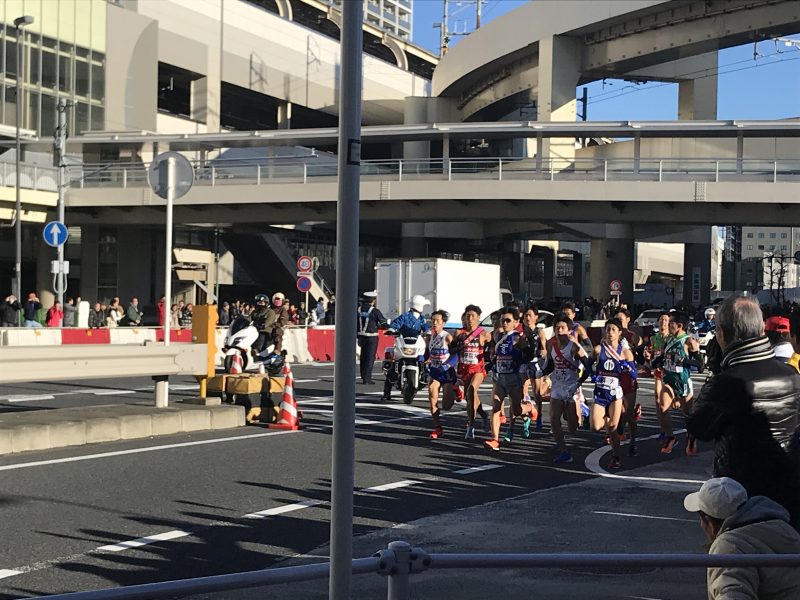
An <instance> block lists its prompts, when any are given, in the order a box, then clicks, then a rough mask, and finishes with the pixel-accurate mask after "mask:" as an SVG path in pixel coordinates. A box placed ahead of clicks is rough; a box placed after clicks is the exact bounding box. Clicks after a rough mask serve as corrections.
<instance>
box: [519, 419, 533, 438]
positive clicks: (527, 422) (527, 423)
mask: <svg viewBox="0 0 800 600" xmlns="http://www.w3.org/2000/svg"><path fill="white" fill-rule="evenodd" d="M532 423H533V421H532V420H531V418H530V417H523V418H522V435H524V436H525V437H526V438H529V437H531V424H532Z"/></svg>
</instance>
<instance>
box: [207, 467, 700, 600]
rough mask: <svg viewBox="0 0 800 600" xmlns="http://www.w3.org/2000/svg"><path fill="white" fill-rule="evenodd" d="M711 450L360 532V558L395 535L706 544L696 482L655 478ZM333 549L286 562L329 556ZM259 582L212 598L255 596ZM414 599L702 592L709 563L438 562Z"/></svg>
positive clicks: (273, 592)
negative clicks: (693, 505) (449, 565)
mask: <svg viewBox="0 0 800 600" xmlns="http://www.w3.org/2000/svg"><path fill="white" fill-rule="evenodd" d="M710 469H711V455H710V452H705V453H703V454H701V455H699V456H697V457H693V458H687V457H681V458H677V459H675V460H671V461H669V462H666V463H663V464H657V465H653V466H648V467H644V468H640V469H635V470H631V471H623V472H622V473H621V474H620V475H622V476H623V477H624V476H632V477H637V478H638V479H635V480H627V479H624V478H606V477H596V478H593V479H590V480H587V481H583V482H581V483H577V484H569V485H564V486H560V487H555V488H551V489H547V490H541V491H538V492H534V493H531V494H527V495H525V496H521V497H519V498H515V499H513V500H505V501H501V502H495V503H491V504H488V505H483V506H477V507H472V508H468V509H464V510H459V511H455V512H451V513H448V514H443V515H437V516H433V517H428V518H424V519H420V520H418V521H414V522H412V523H409V524H407V525H400V526H398V527H396V528H391V529H384V530H380V531H376V532H373V533H370V534H367V535H364V536H361V537H358V538H356V539H355V540H354V544H353V548H354V554H353V556H354V557H364V556H370V555H371V554H373V553H374V552H375V551H377V550H380V549H382V548H385V547H386V545H387V544H388V543H389V542H390V541H393V540H404V541H407V542H409V543H411V544H413V545H416V546H420V547H422V548H424V549H425V550H426V551H428V552H431V553H438V552H488V553H501V552H540V553H541V552H566V553H607V552H611V553H617V552H619V553H676V552H679V553H698V554H700V553H704V548H703V544H704V543H705V537H704V535H703V533H702V531H701V529H700V527H699V525H698V522H697V519H696V518H695V517H693V516H692V515H690V514H689V513H687V512H685V511H684V509H683V497H684V496H685V495H686V494H687V493H689V492H691V491H695V490H697V489H698V488H699V484H691V483H665V482H660V481H658V478H671V479H684V480H694V479H696V480H698V481H700V480H705V479H707V478H708V477H710ZM327 556H328V548H327V547H322V548H319V549H317V550H315V551H313V552H311V553H310V554H309V555H307V556H305V557H298V558H295V559H290V560H287V561H284V562H282V563H280V564H279V565H278V566H290V565H298V564H308V563H312V562H322V561H323V560H326V557H327ZM386 585H387V581H386V579H385V578H383V577H381V576H379V575H362V576H357V577H354V579H353V597H354V598H385V597H386ZM262 591H263V592H264V594H265V595H268V596H269V597H271V598H304V599H319V600H325V599H327V598H328V591H327V580H320V581H316V582H308V583H296V584H291V585H280V586H270V587H269V588H268V589H263V590H262ZM253 596H254V591H253V590H242V591H236V592H226V593H225V594H224V596H223V595H206V596H203V597H205V598H222V597H224V598H226V599H232V598H237V599H239V598H241V599H244V598H245V597H253ZM410 597H411V598H426V599H432V598H458V599H459V600H461V599H463V600H486V599H488V598H495V597H502V598H504V599H506V598H508V599H515V598H520V599H521V598H526V599H529V598H546V599H548V600H561V599H565V600H566V599H569V600H576V599H584V598H586V599H589V598H591V599H592V600H606V599H609V600H610V599H612V598H613V599H617V598H628V599H639V600H662V599H663V600H667V599H675V600H678V599H679V600H693V599H697V600H704V599H705V598H706V591H705V571H704V570H702V569H699V570H698V569H695V570H688V569H683V570H671V569H670V570H667V569H656V570H652V569H650V570H646V569H645V570H642V569H638V570H637V569H620V570H619V571H618V572H616V573H607V572H599V571H597V572H594V573H593V572H591V570H590V569H576V570H561V569H543V570H528V571H518V570H517V571H514V570H474V569H473V570H439V571H436V570H432V571H428V572H426V573H422V574H420V575H412V577H411V594H410Z"/></svg>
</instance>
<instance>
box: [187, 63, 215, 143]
mask: <svg viewBox="0 0 800 600" xmlns="http://www.w3.org/2000/svg"><path fill="white" fill-rule="evenodd" d="M190 103H191V104H190V116H191V118H192V119H194V120H195V121H200V122H201V123H205V124H206V127H207V128H208V131H209V132H216V131H219V110H220V106H219V105H220V82H219V80H212V79H211V78H210V77H201V78H200V79H196V80H194V81H193V82H192V92H191V98H190Z"/></svg>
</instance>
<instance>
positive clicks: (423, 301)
mask: <svg viewBox="0 0 800 600" xmlns="http://www.w3.org/2000/svg"><path fill="white" fill-rule="evenodd" d="M430 303H431V301H430V300H428V299H427V298H426V297H425V296H422V295H420V294H417V295H416V296H414V297H413V298H411V308H413V309H414V310H415V311H417V312H418V313H421V312H422V311H423V309H424V308H425V306H426V305H428V304H430Z"/></svg>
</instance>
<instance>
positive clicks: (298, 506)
mask: <svg viewBox="0 0 800 600" xmlns="http://www.w3.org/2000/svg"><path fill="white" fill-rule="evenodd" d="M320 504H328V502H327V501H325V500H303V501H302V502H295V503H294V504H286V505H284V506H276V507H275V508H268V509H267V510H260V511H258V512H254V513H250V514H247V515H245V516H244V517H243V518H245V519H263V518H264V517H271V516H274V515H282V514H285V513H289V512H294V511H296V510H302V509H304V508H309V507H310V506H319V505H320Z"/></svg>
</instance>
